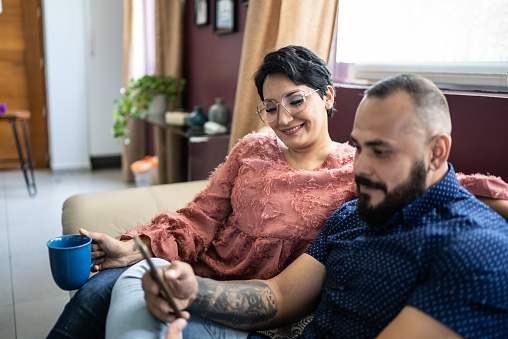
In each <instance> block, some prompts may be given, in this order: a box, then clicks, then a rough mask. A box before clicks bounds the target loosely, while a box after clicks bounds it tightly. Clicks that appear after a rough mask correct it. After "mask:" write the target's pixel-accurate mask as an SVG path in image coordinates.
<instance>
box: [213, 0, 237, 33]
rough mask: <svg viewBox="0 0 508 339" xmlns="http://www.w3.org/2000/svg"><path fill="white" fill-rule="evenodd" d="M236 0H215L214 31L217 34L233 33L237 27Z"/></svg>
mask: <svg viewBox="0 0 508 339" xmlns="http://www.w3.org/2000/svg"><path fill="white" fill-rule="evenodd" d="M235 19H236V18H235V0H215V17H214V20H213V31H214V32H215V33H216V34H228V33H233V32H234V31H235V29H236V20H235Z"/></svg>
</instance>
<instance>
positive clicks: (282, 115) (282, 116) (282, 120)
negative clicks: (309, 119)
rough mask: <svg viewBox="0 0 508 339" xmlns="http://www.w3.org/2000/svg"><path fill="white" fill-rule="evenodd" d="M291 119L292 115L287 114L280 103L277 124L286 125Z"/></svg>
mask: <svg viewBox="0 0 508 339" xmlns="http://www.w3.org/2000/svg"><path fill="white" fill-rule="evenodd" d="M293 119H294V118H293V115H291V114H289V113H288V112H287V111H286V109H285V108H284V106H282V105H280V106H279V118H278V122H279V125H287V124H288V123H290V122H291V121H293Z"/></svg>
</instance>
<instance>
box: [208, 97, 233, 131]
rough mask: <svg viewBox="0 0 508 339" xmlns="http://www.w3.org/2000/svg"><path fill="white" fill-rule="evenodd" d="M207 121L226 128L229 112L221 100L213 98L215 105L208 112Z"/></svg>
mask: <svg viewBox="0 0 508 339" xmlns="http://www.w3.org/2000/svg"><path fill="white" fill-rule="evenodd" d="M208 119H209V120H210V121H213V122H216V123H218V124H220V125H222V126H227V125H228V122H229V110H228V108H227V107H226V106H225V105H224V99H223V98H215V104H213V105H212V106H210V109H209V110H208Z"/></svg>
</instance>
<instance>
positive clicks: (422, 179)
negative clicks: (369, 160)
mask: <svg viewBox="0 0 508 339" xmlns="http://www.w3.org/2000/svg"><path fill="white" fill-rule="evenodd" d="M426 179H427V172H426V171H425V165H424V163H423V161H417V162H415V163H414V165H413V168H412V169H411V173H410V175H409V178H408V180H407V181H406V182H404V183H402V184H400V185H399V186H397V187H396V188H395V189H394V190H393V191H392V192H390V193H388V190H387V188H386V185H385V184H383V183H374V182H372V181H370V180H369V179H367V178H364V177H360V176H355V182H356V189H357V192H358V215H359V216H360V218H362V220H363V221H365V222H367V223H368V224H373V225H382V224H384V223H386V222H387V221H388V220H389V219H390V218H391V217H392V216H393V215H394V214H395V213H396V212H398V211H400V210H402V208H404V207H406V206H407V205H409V204H410V203H412V202H413V201H415V200H416V199H418V197H420V196H421V195H422V194H423V193H425V191H426V190H427V185H426ZM359 184H361V185H364V186H367V187H373V188H377V189H380V190H382V191H383V192H385V195H386V196H385V199H384V200H383V201H381V202H380V203H379V204H378V205H377V206H375V207H372V206H369V202H370V196H369V195H367V194H363V193H360V190H359V188H358V185H359Z"/></svg>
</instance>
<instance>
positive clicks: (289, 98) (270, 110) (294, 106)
mask: <svg viewBox="0 0 508 339" xmlns="http://www.w3.org/2000/svg"><path fill="white" fill-rule="evenodd" d="M282 105H283V106H284V108H285V109H286V111H287V112H288V113H289V114H297V113H300V112H301V111H303V110H305V106H306V105H305V96H304V94H303V93H302V92H300V91H297V92H291V93H288V94H285V95H284V96H283V97H282ZM278 109H279V103H277V102H275V100H272V99H267V100H265V101H263V102H261V103H260V104H259V105H258V107H257V111H258V114H259V117H260V118H261V120H263V121H264V122H272V121H274V120H276V119H277V113H278Z"/></svg>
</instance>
